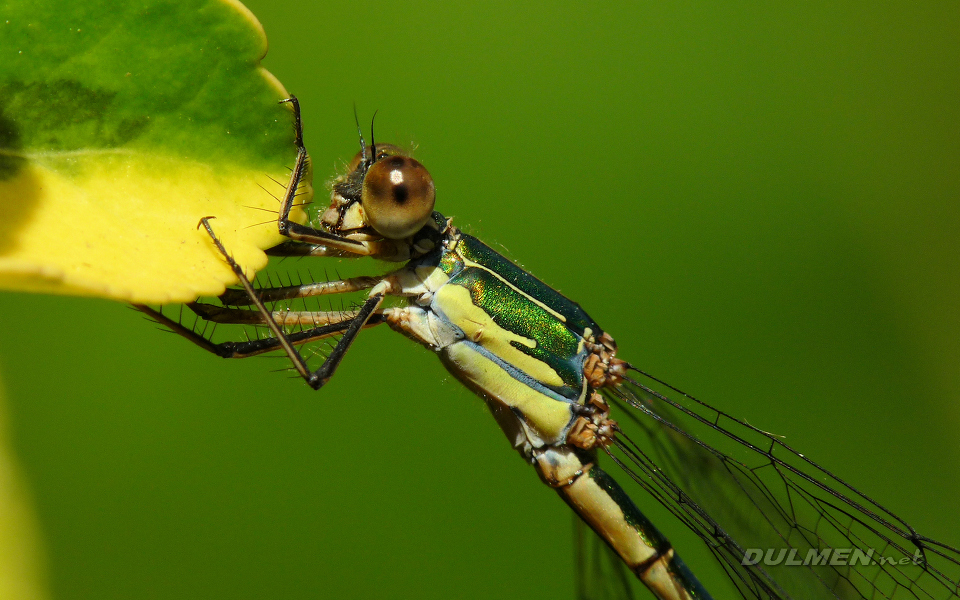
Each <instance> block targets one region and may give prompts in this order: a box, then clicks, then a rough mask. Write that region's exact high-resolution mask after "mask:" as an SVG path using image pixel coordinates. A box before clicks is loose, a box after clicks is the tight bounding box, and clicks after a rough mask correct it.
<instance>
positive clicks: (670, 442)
mask: <svg viewBox="0 0 960 600" xmlns="http://www.w3.org/2000/svg"><path fill="white" fill-rule="evenodd" d="M290 102H291V104H292V106H293V108H294V111H295V113H296V140H297V145H298V149H299V154H298V159H297V162H296V164H295V166H294V168H293V172H292V174H291V178H290V182H289V185H288V186H287V188H286V191H285V194H284V196H283V198H282V200H281V205H280V216H279V221H278V223H279V228H280V232H281V233H282V234H283V235H285V236H286V237H288V238H290V241H288V242H285V243H284V244H282V245H280V246H278V247H276V248H274V249H273V250H272V251H271V253H273V254H277V255H286V256H292V255H296V256H338V257H343V256H367V257H373V258H377V259H381V260H387V261H392V262H402V263H404V266H402V267H401V268H399V269H396V270H393V271H390V272H388V273H386V274H384V275H380V276H369V277H356V278H351V279H345V280H341V281H327V282H319V283H309V284H304V285H291V286H283V287H274V288H264V289H255V288H254V286H253V285H252V284H251V283H250V281H249V280H248V279H247V278H246V277H245V276H244V272H243V269H242V266H241V265H238V264H237V263H236V262H235V261H234V260H233V259H232V258H231V256H230V252H229V248H226V247H225V246H224V245H223V244H222V243H221V241H220V240H219V238H218V237H217V235H216V231H215V228H216V221H215V220H213V217H215V215H212V216H210V217H205V218H203V219H202V220H201V226H202V227H204V228H205V229H206V231H207V233H208V234H209V236H210V238H211V240H212V241H213V243H214V245H215V247H216V249H217V251H218V252H219V253H220V254H221V255H222V256H223V258H224V259H225V260H226V261H227V262H228V263H229V264H230V266H231V268H232V269H233V270H234V272H235V273H236V275H237V277H238V278H239V280H240V283H241V286H242V288H241V289H236V290H228V291H227V292H226V293H225V294H223V295H222V296H221V297H220V304H219V305H214V304H207V303H193V304H190V305H189V306H190V308H191V309H193V311H194V312H196V313H197V314H198V315H199V316H200V317H202V318H203V319H206V320H209V321H214V322H217V323H231V324H259V325H262V326H266V327H268V328H269V330H270V332H271V336H270V337H266V338H260V339H254V340H250V341H245V342H224V343H213V342H212V341H210V340H209V339H207V338H206V337H204V336H202V335H199V334H197V333H195V332H194V331H193V330H192V329H190V328H187V327H185V326H183V325H182V324H180V323H179V322H178V321H176V320H172V319H170V318H168V317H166V316H164V315H163V314H162V312H158V311H155V310H153V309H150V308H148V307H145V306H139V307H138V308H139V309H140V310H143V311H144V312H146V313H147V314H149V315H151V316H152V317H153V318H154V319H156V320H157V321H158V322H160V323H162V324H164V325H166V326H168V327H170V328H171V329H173V330H174V331H176V332H178V333H180V334H181V335H183V336H184V337H187V338H188V339H190V340H191V341H193V342H194V343H196V344H197V345H199V346H201V347H202V348H204V349H206V350H208V351H210V352H213V353H215V354H217V355H219V356H223V357H232V358H236V357H245V356H251V355H256V354H261V353H264V352H269V351H274V350H282V351H283V352H285V353H286V354H287V356H289V358H290V359H291V360H292V361H293V365H294V368H295V369H296V370H297V372H298V373H299V374H300V375H301V376H302V377H303V378H304V379H305V380H306V381H307V382H308V383H309V384H310V385H311V386H312V387H314V388H316V389H319V388H320V387H322V386H323V385H324V384H325V383H326V382H327V381H328V380H329V379H330V377H332V376H333V374H334V371H335V370H336V368H337V366H338V364H339V363H340V361H341V360H342V359H343V358H344V355H345V354H346V352H347V350H348V349H349V347H350V345H351V344H352V342H353V341H354V340H355V339H356V337H357V336H358V335H359V333H360V331H361V330H363V329H364V328H366V327H372V326H375V325H379V324H382V323H386V324H387V325H388V326H389V327H391V328H392V329H394V330H396V331H398V332H400V333H402V334H404V335H405V336H407V337H409V338H411V339H412V340H414V341H416V342H419V343H420V344H421V345H423V346H426V347H427V348H428V349H430V350H432V351H434V352H435V353H436V354H437V355H438V356H439V358H440V360H441V361H442V362H443V364H444V366H445V367H446V368H447V369H448V371H449V372H450V373H451V374H453V375H454V376H455V377H456V378H457V379H458V380H459V381H461V382H462V383H463V384H464V385H465V386H467V387H468V388H469V389H471V390H472V391H474V392H476V393H477V394H478V395H479V396H480V397H482V398H483V399H484V400H485V401H486V403H487V405H488V407H489V408H490V411H491V412H492V414H493V416H494V418H495V419H496V421H497V423H498V424H499V425H500V427H501V428H502V429H503V431H504V433H505V434H506V435H507V437H508V439H509V441H510V442H511V444H512V445H513V446H514V448H515V449H516V450H518V451H519V453H520V454H521V456H522V457H523V458H524V459H525V460H527V461H528V462H529V463H531V464H532V465H533V467H534V468H535V469H536V471H537V473H538V474H539V476H540V478H541V479H542V480H543V482H544V483H546V484H547V485H549V486H551V487H553V488H554V489H555V490H556V491H557V492H558V494H559V495H560V497H561V498H562V499H563V500H564V501H565V502H566V503H567V504H568V505H569V506H570V507H571V508H572V509H573V510H574V511H575V512H576V513H577V514H578V515H579V516H580V518H581V519H582V521H583V522H584V523H586V525H588V526H589V527H590V528H591V529H592V530H593V531H594V532H595V533H596V534H597V535H598V536H599V538H600V539H602V540H603V542H605V546H601V547H599V548H598V549H595V550H594V551H595V552H596V553H597V554H595V555H593V556H589V557H587V556H585V557H584V558H583V559H582V560H581V561H580V564H579V565H578V566H579V568H580V569H581V570H582V572H583V573H584V578H583V579H582V581H581V595H582V596H583V597H599V596H602V595H608V596H614V597H624V596H625V595H626V594H629V588H630V585H631V584H630V580H629V579H628V578H625V577H623V576H622V574H620V573H619V571H618V569H620V568H623V567H624V566H625V567H626V568H627V569H629V571H630V572H632V573H633V575H635V576H636V578H638V579H639V580H640V581H641V582H642V583H643V584H644V585H646V586H647V588H649V590H650V591H651V592H652V593H653V594H654V595H655V596H656V597H658V598H662V599H668V600H678V599H689V598H710V595H709V594H708V592H707V591H706V590H705V589H704V588H703V586H701V584H700V583H699V582H698V581H697V579H696V577H695V576H694V575H693V574H692V572H691V571H690V570H689V569H688V568H687V567H686V565H684V563H683V562H682V561H681V560H680V558H679V557H678V555H677V554H676V552H675V551H674V549H673V548H672V546H671V545H670V543H669V542H668V541H667V540H666V539H665V537H664V536H663V535H661V534H660V533H659V532H658V531H657V529H656V528H655V527H654V525H653V524H652V523H651V522H650V521H649V520H648V519H647V518H646V517H645V516H644V515H643V513H642V512H641V511H640V510H639V509H638V508H637V506H636V505H635V504H634V501H633V500H631V498H630V497H629V496H628V494H627V493H626V492H625V491H624V490H623V489H622V488H621V487H620V485H618V484H617V483H616V482H615V481H614V479H613V478H612V477H611V476H610V475H608V474H607V473H606V472H605V471H603V470H602V469H601V468H600V467H599V466H598V457H599V456H600V455H606V456H607V457H609V460H610V461H612V462H613V463H615V464H616V465H617V466H618V467H620V469H622V471H623V472H624V474H625V475H626V476H627V477H629V478H630V479H632V480H633V481H634V482H635V483H636V484H637V485H639V486H640V487H642V488H644V489H645V490H646V491H647V492H649V494H650V495H651V496H652V497H653V498H654V499H655V500H656V501H657V502H659V503H661V504H663V505H664V506H665V507H666V508H667V509H668V510H669V511H670V512H672V513H673V514H674V515H675V516H676V517H677V518H678V519H680V520H681V521H682V522H683V523H684V524H685V525H686V526H687V527H689V528H690V529H691V530H692V531H694V532H695V533H696V534H697V535H698V536H699V537H700V538H701V539H702V540H703V541H704V543H706V544H707V546H708V547H709V548H710V550H711V551H712V553H713V554H714V555H715V556H716V558H717V560H718V561H719V562H720V564H721V565H722V566H723V568H724V569H725V571H726V573H727V574H728V576H729V577H730V580H731V581H732V582H733V584H734V585H735V586H736V588H737V590H738V591H739V592H740V594H741V595H742V596H743V597H744V598H794V599H798V600H799V599H808V598H958V597H960V584H958V576H960V551H958V550H957V549H956V548H953V547H950V546H948V545H945V544H942V543H940V542H937V541H935V540H933V539H931V538H929V537H926V536H924V535H921V534H920V533H918V532H917V531H915V530H914V529H913V528H912V527H910V525H908V524H907V523H906V522H904V521H903V520H902V519H900V518H898V517H897V516H895V515H893V514H892V513H890V512H889V511H888V510H886V509H885V508H884V507H883V506H881V505H880V504H878V503H876V502H874V501H873V500H872V499H870V498H869V497H868V496H865V495H864V494H862V493H861V492H859V491H858V490H857V489H855V488H853V487H851V486H850V485H848V484H847V483H845V482H844V481H843V480H841V479H839V478H838V477H836V476H834V475H833V474H832V473H830V472H829V471H827V470H825V469H823V468H822V467H820V466H819V465H817V464H816V463H814V462H813V461H811V460H809V459H807V458H806V457H804V456H803V455H802V454H799V453H797V452H796V451H794V450H793V449H792V448H790V447H789V446H787V445H786V444H784V443H783V441H782V439H780V438H779V437H777V436H774V435H771V434H769V433H766V432H764V431H762V430H760V429H757V428H755V427H753V426H751V425H749V424H747V423H746V422H744V421H742V420H739V419H737V418H734V417H732V416H730V415H729V414H728V413H727V412H724V411H721V410H718V409H715V408H713V407H711V406H708V405H707V404H705V403H703V402H701V401H699V400H697V399H695V398H693V397H691V396H689V395H687V394H684V393H683V392H681V391H680V390H678V389H676V388H673V387H671V386H669V385H667V384H665V383H663V382H662V381H660V380H658V379H656V378H654V377H652V376H650V375H648V374H647V373H644V372H643V371H641V370H639V369H638V368H636V367H635V366H634V365H631V364H630V363H627V362H625V361H624V360H622V359H621V358H620V357H618V355H617V353H618V347H617V344H616V343H615V342H614V339H613V337H612V336H611V335H610V334H608V333H607V332H605V331H604V330H603V329H602V328H601V327H600V326H599V325H598V324H597V323H596V322H595V321H594V320H593V319H592V318H591V317H590V316H589V315H588V314H587V313H586V312H584V311H583V310H582V309H581V308H580V306H579V305H578V304H576V303H574V302H572V301H570V300H569V299H567V298H565V297H564V296H562V295H561V294H560V293H558V292H557V291H555V290H553V289H552V288H550V287H549V286H547V285H546V284H544V283H543V282H541V281H540V280H538V279H536V278H535V277H533V276H532V275H530V274H529V273H527V272H526V271H524V270H523V269H521V268H520V267H518V266H517V265H515V264H514V263H512V262H510V261H509V260H507V259H506V258H504V257H503V256H501V255H500V254H498V253H497V252H495V251H494V250H492V249H491V248H490V247H489V246H487V245H486V244H484V243H483V242H481V241H480V240H478V239H477V238H474V237H472V236H470V235H467V234H465V233H463V232H461V231H460V230H459V229H458V228H457V227H455V226H454V225H453V224H452V222H451V221H450V220H449V219H446V218H445V217H443V215H441V214H440V213H438V212H436V211H434V210H433V208H434V199H435V190H434V185H433V181H432V179H431V178H430V175H429V173H428V172H427V171H426V169H425V168H424V167H423V166H422V165H421V164H420V163H419V162H417V161H416V160H414V159H413V158H411V157H410V156H409V155H408V154H407V153H405V152H404V151H402V150H400V149H399V148H397V147H395V146H390V145H384V144H377V143H376V142H375V140H371V144H370V145H369V146H367V145H366V144H365V143H364V141H363V139H362V137H361V149H360V152H359V153H358V154H357V156H356V157H355V159H354V160H353V162H352V163H351V164H350V166H349V168H348V172H347V173H346V174H345V175H343V176H341V177H339V178H338V179H336V180H335V181H334V184H333V193H332V200H331V204H330V207H329V208H328V209H327V210H326V211H325V212H324V213H323V214H322V216H321V218H320V223H319V224H318V225H317V226H316V227H311V226H305V225H300V224H298V223H294V222H291V221H290V220H289V219H288V215H289V212H290V209H291V207H292V206H293V204H294V202H295V197H296V194H297V191H298V189H299V186H300V183H301V181H302V178H303V176H304V173H305V172H306V170H307V154H306V151H305V149H304V147H303V143H302V132H301V125H300V117H299V107H298V104H297V102H296V99H294V98H291V99H290ZM360 290H368V292H367V297H366V299H365V301H364V302H363V304H362V306H360V307H359V308H358V310H353V311H346V312H343V311H319V310H316V311H312V310H308V311H293V310H273V308H275V307H273V306H271V308H268V305H273V304H274V303H279V302H285V301H288V300H292V299H302V298H305V297H308V296H323V295H330V294H341V293H346V292H355V291H360ZM389 297H394V298H399V299H402V300H403V301H404V302H405V304H403V305H401V306H386V305H385V304H384V302H385V300H386V299H387V298H389ZM251 307H252V308H251ZM332 336H340V339H339V341H338V342H337V343H336V345H335V346H334V347H333V349H332V351H331V352H330V353H329V355H328V356H327V357H326V358H325V360H324V361H323V364H322V365H321V366H320V367H319V368H318V369H312V368H311V367H310V366H308V361H307V359H305V358H304V356H303V355H302V354H301V352H300V351H299V350H298V346H300V345H302V344H306V343H308V342H313V341H316V340H321V339H325V338H329V337H332ZM641 502H642V501H641ZM613 557H616V558H613ZM608 561H609V562H608Z"/></svg>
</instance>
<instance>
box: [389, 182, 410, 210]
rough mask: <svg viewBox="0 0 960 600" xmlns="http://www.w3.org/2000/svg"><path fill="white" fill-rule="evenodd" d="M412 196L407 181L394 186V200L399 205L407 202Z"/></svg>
mask: <svg viewBox="0 0 960 600" xmlns="http://www.w3.org/2000/svg"><path fill="white" fill-rule="evenodd" d="M409 198H410V188H409V187H408V186H407V184H405V183H401V184H400V185H395V186H393V201H394V202H396V203H397V204H399V205H401V206H402V205H404V204H406V202H407V200H408V199H409Z"/></svg>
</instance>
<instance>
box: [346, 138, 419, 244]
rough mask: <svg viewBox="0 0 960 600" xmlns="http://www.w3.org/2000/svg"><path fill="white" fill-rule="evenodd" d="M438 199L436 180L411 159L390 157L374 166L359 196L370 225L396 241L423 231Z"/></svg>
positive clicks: (368, 172)
mask: <svg viewBox="0 0 960 600" xmlns="http://www.w3.org/2000/svg"><path fill="white" fill-rule="evenodd" d="M377 150H378V153H379V151H380V147H379V146H378V147H377ZM435 200H436V190H435V189H434V186H433V178H432V177H430V173H428V172H427V169H426V168H424V166H423V165H421V164H420V163H419V162H417V161H416V160H414V159H412V158H410V157H409V156H387V157H386V158H382V159H380V160H378V161H377V162H375V163H373V164H372V165H371V166H370V169H368V170H367V175H366V177H364V179H363V192H362V194H361V197H360V203H361V204H362V205H363V211H364V213H366V217H367V223H368V224H369V225H370V226H371V227H373V228H374V229H375V230H376V231H377V233H379V234H380V235H382V236H383V237H385V238H389V239H394V240H398V239H401V238H405V237H408V236H411V235H413V234H414V233H416V232H418V231H420V228H421V227H423V226H424V225H426V223H427V221H428V220H429V219H430V215H431V214H432V213H433V204H434V201H435Z"/></svg>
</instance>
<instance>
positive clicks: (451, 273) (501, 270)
mask: <svg viewBox="0 0 960 600" xmlns="http://www.w3.org/2000/svg"><path fill="white" fill-rule="evenodd" d="M440 268H441V269H443V271H444V273H446V274H447V276H448V277H449V278H450V279H449V281H448V285H458V286H462V287H464V288H466V289H467V290H468V291H469V292H470V298H471V300H472V301H473V303H474V304H475V305H476V306H478V307H480V308H482V309H483V310H484V311H486V312H487V314H489V315H490V316H491V317H492V318H493V321H494V322H495V323H496V324H497V325H499V326H500V327H502V328H504V329H506V330H508V331H511V332H513V333H515V334H517V335H518V336H520V337H522V338H525V339H529V340H533V341H534V345H533V347H530V346H528V345H525V344H523V343H520V342H517V341H511V342H510V344H511V345H512V346H513V347H514V348H517V349H518V350H520V351H521V352H523V353H525V354H527V355H528V356H530V357H531V358H534V359H536V360H538V361H542V362H544V363H546V364H548V365H550V367H552V368H553V369H554V370H555V371H556V372H557V374H558V375H559V376H560V378H561V379H562V381H563V385H560V386H556V385H550V384H549V383H547V382H541V383H543V384H544V385H546V386H547V387H548V388H550V389H552V390H553V391H555V392H557V393H558V394H560V395H562V396H564V397H565V398H567V399H569V400H573V401H579V400H580V397H581V394H582V392H583V361H584V358H585V356H586V352H585V351H584V348H583V344H582V341H583V339H584V337H588V338H591V337H592V336H594V335H596V334H598V333H600V328H599V326H598V325H597V324H596V323H595V322H594V321H593V319H591V318H590V316H589V315H587V313H585V312H584V311H583V309H581V308H580V305H578V304H577V303H575V302H571V301H570V300H568V299H567V298H565V297H564V296H563V295H561V294H560V293H559V292H557V291H556V290H554V289H553V288H551V287H550V286H548V285H546V284H545V283H543V282H542V281H540V280H539V279H537V278H536V277H534V276H532V275H531V274H530V273H528V272H526V271H524V270H523V269H521V268H520V267H518V266H517V265H515V264H514V263H512V262H510V261H509V260H507V259H506V258H504V257H503V256H502V255H500V254H498V253H497V252H495V251H494V250H492V249H491V248H490V247H489V246H487V245H486V244H484V243H483V242H481V241H480V240H478V239H477V238H475V237H472V236H469V235H463V234H462V235H461V238H460V240H459V242H457V243H456V245H455V246H454V247H453V248H452V249H451V250H449V251H447V252H445V253H444V255H443V257H442V259H441V261H440ZM518 292H519V293H518Z"/></svg>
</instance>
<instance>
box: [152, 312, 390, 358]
mask: <svg viewBox="0 0 960 600" xmlns="http://www.w3.org/2000/svg"><path fill="white" fill-rule="evenodd" d="M133 307H134V308H136V309H137V310H139V311H140V312H142V313H144V314H146V315H147V316H149V317H150V318H151V319H153V321H155V322H156V323H159V324H160V325H163V326H164V327H167V328H168V329H170V331H172V332H174V333H176V334H178V335H180V336H182V337H185V338H186V339H188V340H190V341H191V342H193V343H194V344H196V345H197V346H199V347H200V348H203V349H204V350H206V351H207V352H211V353H213V354H216V355H217V356H220V357H222V358H247V357H250V356H256V355H258V354H263V353H265V352H271V351H273V350H281V349H282V346H281V345H280V341H279V340H278V339H277V338H272V337H270V338H264V339H259V340H248V341H245V342H220V343H214V342H211V341H210V340H209V339H207V338H206V337H204V336H203V335H201V334H199V333H197V332H196V331H194V330H193V329H190V328H189V327H185V326H184V325H183V324H182V323H180V322H179V321H175V320H173V319H171V318H169V317H167V316H166V315H164V314H163V313H162V312H160V311H156V310H153V309H152V308H150V307H149V306H144V305H142V304H134V305H133ZM246 312H250V313H253V312H254V311H246ZM256 314H257V316H258V317H259V320H258V321H256V323H258V324H263V317H262V315H260V314H259V312H257V313H256ZM201 316H202V315H201ZM355 319H356V317H352V316H351V317H346V316H344V317H343V318H342V319H341V320H339V321H333V320H331V321H330V322H329V323H326V324H323V325H320V326H317V327H313V328H311V329H305V330H303V331H298V332H296V333H291V334H287V336H286V338H287V340H288V341H289V342H290V343H291V344H293V345H300V344H306V343H309V342H315V341H317V340H322V339H325V338H328V337H332V336H335V335H341V334H343V333H344V332H345V331H346V330H347V329H348V328H349V327H350V325H351V324H352V323H353V321H354V320H355ZM384 321H386V317H385V316H384V315H383V314H380V313H377V314H374V315H371V317H370V319H369V320H368V321H367V322H366V324H364V328H367V327H374V326H376V325H379V324H380V323H383V322H384ZM229 322H231V323H242V322H243V321H239V320H238V321H229ZM250 322H253V321H250Z"/></svg>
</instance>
